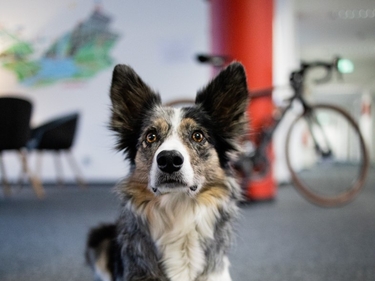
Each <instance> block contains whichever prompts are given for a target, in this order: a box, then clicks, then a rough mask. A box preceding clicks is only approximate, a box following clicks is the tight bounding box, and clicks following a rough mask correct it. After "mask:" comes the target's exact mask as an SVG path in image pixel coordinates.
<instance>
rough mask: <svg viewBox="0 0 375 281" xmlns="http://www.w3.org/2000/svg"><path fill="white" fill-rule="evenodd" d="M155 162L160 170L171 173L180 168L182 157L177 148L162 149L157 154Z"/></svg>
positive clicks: (182, 161) (182, 162)
mask: <svg viewBox="0 0 375 281" xmlns="http://www.w3.org/2000/svg"><path fill="white" fill-rule="evenodd" d="M156 163H157V164H158V168H159V169H160V170H161V171H162V172H164V173H168V174H172V173H174V172H177V171H179V170H180V169H181V167H182V165H183V164H184V157H183V156H182V154H181V153H180V152H178V151H177V150H163V151H161V152H160V153H159V154H158V156H157V158H156Z"/></svg>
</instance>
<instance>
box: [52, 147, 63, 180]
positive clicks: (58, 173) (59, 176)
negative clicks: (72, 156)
mask: <svg viewBox="0 0 375 281" xmlns="http://www.w3.org/2000/svg"><path fill="white" fill-rule="evenodd" d="M54 159H55V167H56V181H57V183H58V184H59V185H60V186H63V185H64V180H63V177H64V176H63V168H62V163H61V158H60V151H55V154H54Z"/></svg>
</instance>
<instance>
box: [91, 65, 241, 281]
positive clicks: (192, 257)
mask: <svg viewBox="0 0 375 281" xmlns="http://www.w3.org/2000/svg"><path fill="white" fill-rule="evenodd" d="M110 97H111V101H112V116H111V121H110V128H111V129H112V130H113V131H114V132H115V133H116V136H117V140H118V143H117V148H118V149H119V150H120V151H124V152H125V154H126V157H127V159H128V160H129V161H130V165H131V168H130V173H129V175H128V177H127V178H126V179H125V180H124V181H123V182H121V183H120V184H119V185H118V187H117V188H116V190H117V193H118V194H119V196H120V198H121V202H122V204H121V212H120V215H119V218H118V220H117V221H116V223H115V224H113V225H102V226H99V227H97V228H95V229H93V230H91V232H90V233H89V237H88V241H87V249H86V258H87V260H88V263H89V264H90V265H91V266H92V268H93V269H94V271H95V273H96V276H97V278H98V279H99V280H106V281H107V280H108V281H109V280H124V281H125V280H126V281H135V280H137V281H138V280H142V281H151V280H153V281H156V280H157V281H230V280H231V278H230V275H229V261H228V258H227V253H228V248H229V246H230V244H231V234H232V222H233V219H234V218H235V217H236V214H237V201H238V199H239V198H240V196H241V191H240V187H239V185H238V184H237V182H236V181H235V179H234V177H233V175H232V170H231V165H230V163H231V160H233V159H232V158H233V155H235V154H236V152H238V148H239V144H238V142H239V139H240V138H241V136H243V134H244V133H245V131H246V124H247V123H246V121H247V120H246V108H247V103H248V92H247V84H246V75H245V71H244V68H243V66H242V65H241V64H240V63H237V62H234V63H232V64H230V65H229V66H228V67H227V68H225V69H224V70H222V71H221V72H220V73H219V75H218V76H217V77H216V78H214V79H213V80H212V81H211V82H210V83H209V84H208V85H207V86H206V87H205V88H204V89H202V90H200V91H199V92H198V93H197V96H196V100H195V104H194V106H191V107H183V108H172V107H165V106H163V105H162V103H161V99H160V96H159V95H158V94H157V93H156V92H154V91H153V90H152V89H151V88H150V87H149V86H147V85H146V84H145V83H144V82H143V80H142V79H141V78H140V77H139V76H138V75H137V74H136V73H135V71H134V70H133V69H132V68H130V67H129V66H126V65H117V66H116V67H115V69H114V71H113V78H112V85H111V90H110Z"/></svg>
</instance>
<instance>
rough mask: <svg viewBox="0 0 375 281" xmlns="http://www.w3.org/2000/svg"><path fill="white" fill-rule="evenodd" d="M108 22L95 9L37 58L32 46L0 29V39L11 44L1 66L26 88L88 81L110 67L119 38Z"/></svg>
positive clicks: (108, 20) (98, 10)
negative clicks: (5, 38) (113, 49)
mask: <svg viewBox="0 0 375 281" xmlns="http://www.w3.org/2000/svg"><path fill="white" fill-rule="evenodd" d="M110 22H111V18H110V17H109V16H107V15H105V14H104V13H103V12H102V11H101V9H99V8H97V9H95V10H94V12H93V13H92V14H91V15H90V16H89V17H88V19H86V20H84V21H82V22H80V23H78V24H77V25H76V26H75V27H74V28H73V30H72V31H70V32H67V33H66V34H64V35H63V36H60V37H59V38H58V39H57V40H56V41H54V42H53V43H52V44H51V45H50V46H49V47H48V48H47V50H46V51H44V52H43V53H42V55H40V56H39V57H37V58H35V50H34V46H33V44H31V43H29V42H26V41H22V40H20V39H18V38H17V37H16V36H14V35H12V34H11V33H10V32H7V31H6V30H4V29H0V37H7V38H8V39H10V40H12V44H11V45H10V46H9V47H8V48H7V49H5V51H3V52H1V53H0V63H1V65H2V66H3V67H4V68H6V69H8V70H10V71H12V72H13V73H15V75H17V78H18V81H19V82H20V83H22V84H23V85H25V86H44V85H49V84H52V83H55V82H58V81H62V80H64V81H72V80H84V79H88V78H91V77H93V76H94V75H96V74H97V73H98V72H99V71H101V70H103V69H105V68H107V67H109V66H111V65H112V63H113V59H112V58H111V57H110V54H109V53H110V51H111V49H112V48H113V46H114V45H115V43H116V41H117V39H118V37H119V36H118V34H116V33H113V32H111V31H110V30H109V24H110Z"/></svg>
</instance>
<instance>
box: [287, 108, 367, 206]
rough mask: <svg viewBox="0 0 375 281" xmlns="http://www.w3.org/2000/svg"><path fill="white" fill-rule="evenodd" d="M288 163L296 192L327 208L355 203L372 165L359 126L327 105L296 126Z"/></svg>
mask: <svg viewBox="0 0 375 281" xmlns="http://www.w3.org/2000/svg"><path fill="white" fill-rule="evenodd" d="M286 160H287V165H288V168H289V170H290V172H291V176H292V179H293V182H294V185H295V187H296V189H297V190H298V191H299V192H300V193H301V194H302V195H303V196H304V197H305V198H306V199H308V200H309V201H310V202H312V203H314V204H317V205H320V206H326V207H334V206H340V205H343V204H346V203H348V202H350V201H351V200H353V199H354V198H355V196H356V195H357V194H358V193H359V192H360V190H361V189H362V187H363V184H364V182H365V178H366V173H367V169H368V165H369V164H368V156H367V152H366V148H365V144H364V141H363V138H362V135H361V133H360V131H359V128H358V125H357V123H356V122H355V121H354V119H353V118H352V117H351V116H350V115H349V114H348V113H347V112H346V111H345V110H343V109H341V108H339V107H337V106H333V105H326V104H318V105H314V106H312V107H311V109H310V110H307V111H305V112H304V113H303V114H302V115H301V116H299V117H298V118H297V119H296V120H295V121H294V122H293V123H292V125H291V127H290V129H289V131H288V134H287V139H286Z"/></svg>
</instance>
